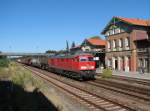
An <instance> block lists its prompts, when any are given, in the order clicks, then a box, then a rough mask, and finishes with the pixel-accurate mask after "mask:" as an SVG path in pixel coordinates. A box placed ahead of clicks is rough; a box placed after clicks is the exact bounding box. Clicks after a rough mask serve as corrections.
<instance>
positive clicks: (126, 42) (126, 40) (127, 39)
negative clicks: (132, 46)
mask: <svg viewBox="0 0 150 111" xmlns="http://www.w3.org/2000/svg"><path fill="white" fill-rule="evenodd" d="M125 47H129V38H128V37H127V38H125Z"/></svg>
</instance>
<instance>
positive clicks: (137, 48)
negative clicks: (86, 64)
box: [102, 17, 150, 72]
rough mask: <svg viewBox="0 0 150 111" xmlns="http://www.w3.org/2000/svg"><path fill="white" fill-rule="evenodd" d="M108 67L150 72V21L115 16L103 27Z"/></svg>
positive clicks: (127, 70)
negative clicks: (140, 69)
mask: <svg viewBox="0 0 150 111" xmlns="http://www.w3.org/2000/svg"><path fill="white" fill-rule="evenodd" d="M102 34H104V35H105V38H106V41H107V45H106V57H105V63H106V66H107V67H111V68H112V69H113V70H119V71H126V72H129V71H133V72H135V71H138V70H139V68H141V67H144V69H145V71H147V72H150V21H145V20H141V19H133V18H122V17H113V18H112V19H111V20H110V22H109V23H108V24H107V25H106V27H105V28H104V29H103V31H102Z"/></svg>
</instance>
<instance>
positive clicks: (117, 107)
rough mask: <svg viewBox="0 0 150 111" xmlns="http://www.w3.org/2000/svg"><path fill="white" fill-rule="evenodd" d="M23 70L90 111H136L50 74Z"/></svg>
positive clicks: (29, 68)
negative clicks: (54, 87)
mask: <svg viewBox="0 0 150 111" xmlns="http://www.w3.org/2000/svg"><path fill="white" fill-rule="evenodd" d="M25 68H26V69H28V70H30V71H31V72H33V73H34V74H36V75H37V76H39V77H41V78H42V79H44V80H46V81H47V82H49V83H51V84H53V85H55V86H56V87H58V88H60V89H62V90H64V91H66V92H67V93H69V94H70V95H71V96H72V97H73V98H76V99H77V100H78V101H79V102H80V103H81V104H84V105H85V106H87V108H89V109H90V110H91V111H136V110H135V109H132V108H130V107H128V106H124V105H122V104H119V103H117V102H114V101H111V100H110V99H106V98H104V97H100V96H98V95H96V94H93V93H91V92H89V91H87V90H84V89H83V88H80V87H77V86H74V85H71V84H67V83H64V82H62V81H61V80H59V79H57V78H54V77H53V76H51V75H50V74H49V75H46V74H44V73H42V71H39V70H35V69H34V68H31V67H26V66H25Z"/></svg>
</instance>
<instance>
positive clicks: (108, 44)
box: [107, 41, 110, 49]
mask: <svg viewBox="0 0 150 111" xmlns="http://www.w3.org/2000/svg"><path fill="white" fill-rule="evenodd" d="M107 47H108V49H110V41H108V42H107Z"/></svg>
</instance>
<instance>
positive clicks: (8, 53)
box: [0, 52, 52, 56]
mask: <svg viewBox="0 0 150 111" xmlns="http://www.w3.org/2000/svg"><path fill="white" fill-rule="evenodd" d="M49 55H52V54H51V53H48V54H47V53H21V52H1V53H0V56H49Z"/></svg>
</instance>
